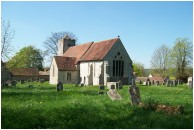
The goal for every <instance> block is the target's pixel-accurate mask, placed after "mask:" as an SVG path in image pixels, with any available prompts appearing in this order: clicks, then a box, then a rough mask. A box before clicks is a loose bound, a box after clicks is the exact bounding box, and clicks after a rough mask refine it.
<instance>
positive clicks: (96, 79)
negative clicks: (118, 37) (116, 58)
mask: <svg viewBox="0 0 194 130" xmlns="http://www.w3.org/2000/svg"><path fill="white" fill-rule="evenodd" d="M103 70H104V66H103V61H94V62H93V61H90V62H81V63H80V77H81V83H83V84H85V85H99V84H104V74H103Z"/></svg>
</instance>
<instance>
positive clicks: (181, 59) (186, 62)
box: [171, 38, 193, 81]
mask: <svg viewBox="0 0 194 130" xmlns="http://www.w3.org/2000/svg"><path fill="white" fill-rule="evenodd" d="M192 48H193V46H192V43H191V42H190V41H188V39H186V38H177V39H176V42H175V45H174V47H173V49H172V53H171V57H172V61H173V62H172V63H173V64H174V66H175V68H176V77H177V78H179V79H182V80H185V81H186V80H187V78H188V73H186V69H187V68H188V67H190V66H191V64H192V60H193V50H192Z"/></svg>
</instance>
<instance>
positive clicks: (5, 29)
mask: <svg viewBox="0 0 194 130" xmlns="http://www.w3.org/2000/svg"><path fill="white" fill-rule="evenodd" d="M14 35H15V30H13V29H12V28H11V25H10V22H9V21H8V22H5V21H4V20H3V19H2V18H1V60H2V59H6V58H7V59H9V54H10V52H11V51H12V50H13V49H12V48H13V47H12V46H11V42H12V40H13V38H14Z"/></svg>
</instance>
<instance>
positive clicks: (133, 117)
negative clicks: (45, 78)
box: [1, 82, 193, 129]
mask: <svg viewBox="0 0 194 130" xmlns="http://www.w3.org/2000/svg"><path fill="white" fill-rule="evenodd" d="M30 84H33V86H34V87H33V88H27V86H28V83H26V84H19V83H18V84H17V87H16V88H3V89H2V92H1V95H2V102H1V107H2V111H1V115H2V116H1V127H2V128H3V129H5V128H6V129H7V128H12V129H13V128H17V129H23V128H26V129H27V128H31V129H34V128H37V129H38V128H42V129H43V128H52V129H67V128H68V129H71V128H74V129H78V128H81V129H87V128H91V129H92V128H96V129H100V128H101V129H102V128H103V129H116V128H117V129H120V128H122V129H134V128H136V129H137V128H141V129H148V128H150V129H151V128H155V129H157V128H160V129H165V128H179V129H181V128H187V129H191V128H193V121H192V119H193V99H192V90H191V89H189V88H188V87H186V86H185V85H182V86H178V87H165V86H149V87H145V86H139V88H140V93H141V99H142V102H143V103H145V104H148V105H149V104H150V106H151V104H165V105H171V106H178V105H183V106H184V111H185V113H184V114H183V115H169V114H166V113H160V112H156V111H153V110H152V109H151V107H150V109H143V108H140V107H137V106H131V105H130V103H129V102H130V101H129V92H128V87H127V86H124V88H123V89H120V90H118V93H119V94H120V95H121V97H122V100H119V101H112V100H111V99H110V98H109V97H108V95H98V91H99V88H98V87H97V86H87V87H75V86H74V85H71V84H69V85H68V84H66V85H64V91H60V92H56V88H55V86H54V85H49V84H48V82H47V83H36V82H34V83H30Z"/></svg>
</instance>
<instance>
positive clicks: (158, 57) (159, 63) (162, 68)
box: [151, 45, 170, 76]
mask: <svg viewBox="0 0 194 130" xmlns="http://www.w3.org/2000/svg"><path fill="white" fill-rule="evenodd" d="M151 66H152V68H153V69H154V71H155V73H157V74H160V75H161V76H166V75H167V70H168V68H169V66H170V49H169V48H168V47H167V46H166V45H162V46H160V47H159V48H158V49H156V50H155V51H154V53H153V56H152V59H151Z"/></svg>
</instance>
